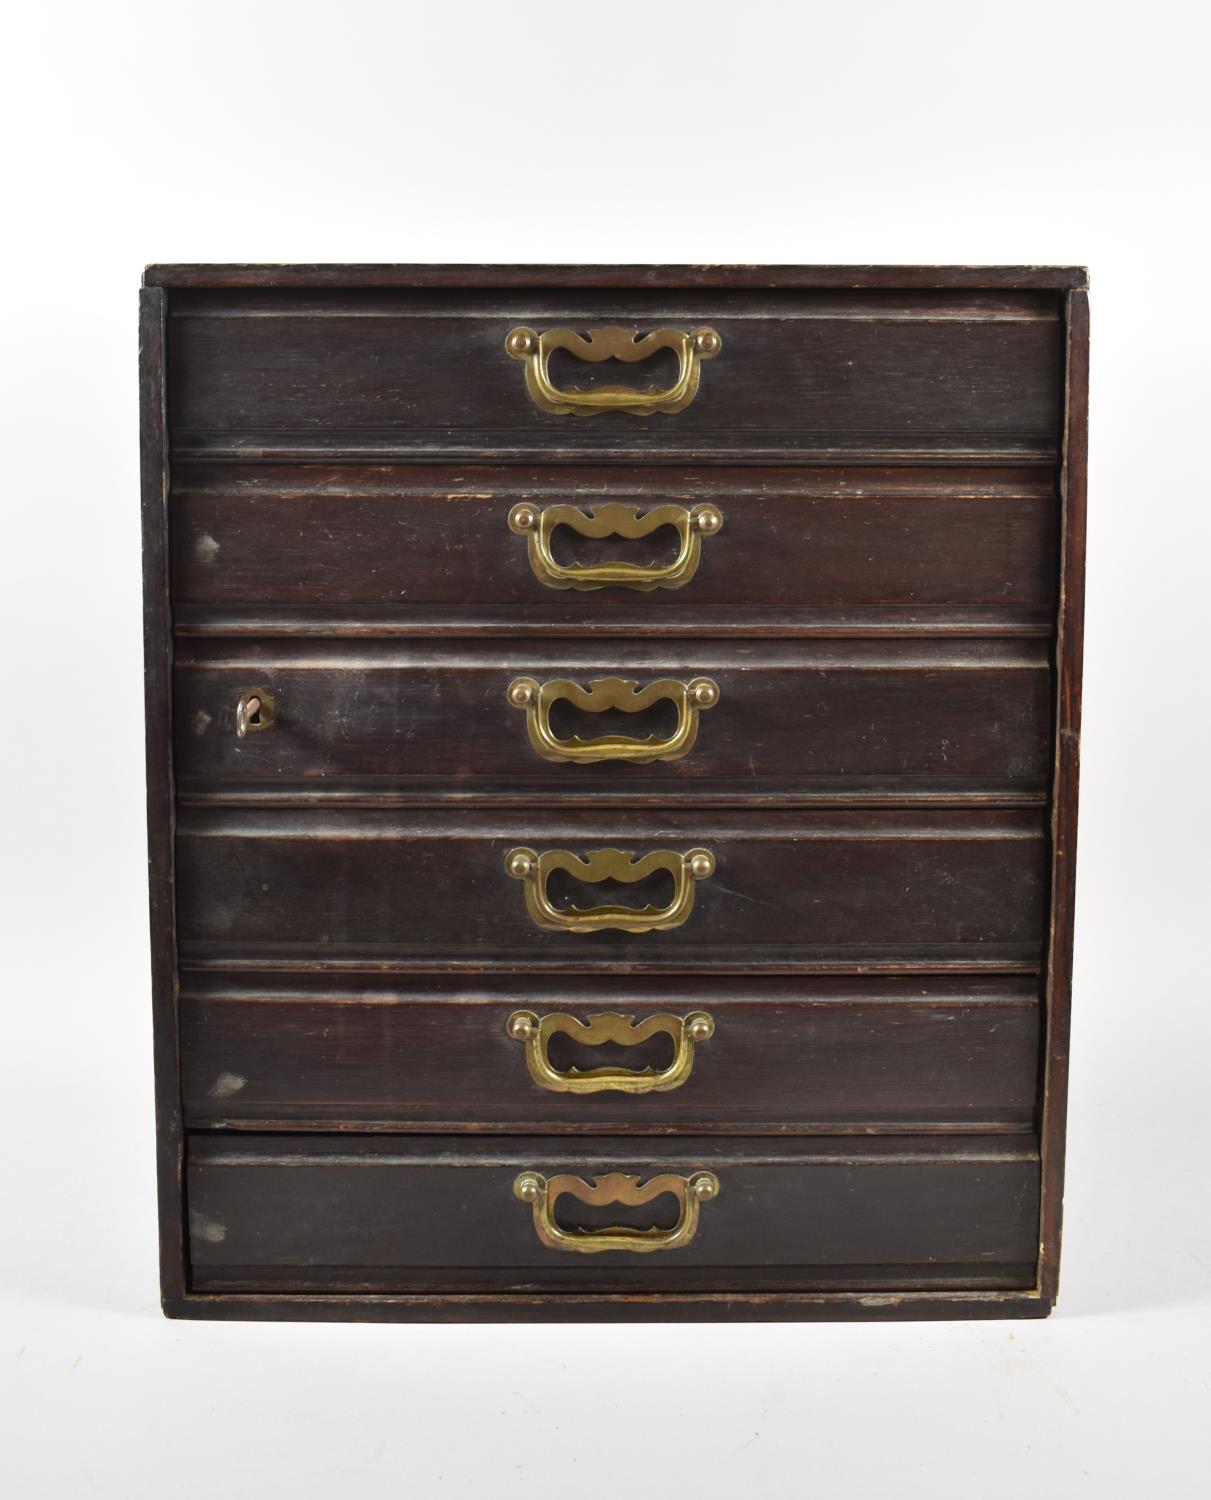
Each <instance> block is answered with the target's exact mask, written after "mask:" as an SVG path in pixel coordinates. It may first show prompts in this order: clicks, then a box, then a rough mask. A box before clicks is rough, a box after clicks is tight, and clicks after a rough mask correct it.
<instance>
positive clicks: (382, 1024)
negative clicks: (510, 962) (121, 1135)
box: [180, 971, 1039, 1136]
mask: <svg viewBox="0 0 1211 1500" xmlns="http://www.w3.org/2000/svg"><path fill="white" fill-rule="evenodd" d="M180 1003H181V1034H182V1056H183V1069H184V1071H183V1075H182V1080H181V1090H182V1095H183V1098H184V1104H185V1112H186V1116H187V1118H188V1120H189V1122H190V1123H191V1124H193V1125H207V1126H211V1127H218V1126H223V1127H235V1128H239V1129H249V1128H256V1127H259V1128H265V1127H266V1126H273V1125H281V1124H283V1123H288V1124H291V1125H293V1126H295V1127H296V1128H304V1127H319V1128H323V1127H324V1126H327V1125H332V1124H348V1123H357V1124H360V1125H364V1126H367V1125H373V1126H374V1127H375V1128H379V1129H383V1130H398V1129H411V1128H424V1129H428V1130H438V1129H440V1130H443V1131H457V1132H468V1131H474V1132H482V1131H488V1130H501V1129H506V1128H507V1129H511V1130H512V1131H513V1132H515V1133H516V1132H518V1131H522V1130H537V1131H539V1132H540V1133H542V1132H554V1131H569V1132H575V1133H583V1132H593V1131H600V1130H610V1131H618V1132H623V1131H625V1130H627V1129H628V1128H630V1127H631V1126H634V1125H644V1126H648V1127H650V1128H654V1129H655V1128H664V1129H667V1128H676V1129H678V1130H691V1131H695V1130H709V1131H711V1132H717V1133H719V1134H721V1135H725V1136H726V1135H743V1134H746V1133H750V1134H754V1133H755V1134H766V1135H769V1134H773V1135H777V1134H782V1133H786V1132H801V1133H805V1134H816V1135H819V1134H829V1133H834V1134H835V1133H838V1132H841V1131H846V1132H855V1133H868V1132H885V1133H893V1134H903V1133H911V1132H913V1131H918V1132H919V1131H923V1130H931V1131H932V1130H938V1131H947V1132H954V1131H968V1132H970V1131H981V1132H984V1133H988V1132H990V1131H1007V1132H1030V1131H1031V1130H1032V1127H1033V1123H1034V1111H1035V1094H1036V1091H1037V1087H1038V1035H1039V996H1038V981H1037V979H1036V978H1035V977H1033V976H1021V977H1016V978H1015V977H1008V976H1005V977H993V978H976V977H973V976H969V975H964V976H963V977H961V978H949V977H945V976H942V975H932V974H931V975H921V976H916V977H913V978H904V977H900V978H881V977H874V976H871V977H863V978H858V977H848V978H837V977H832V976H813V977H811V978H809V979H803V978H796V979H774V978H753V977H751V976H750V977H748V978H745V979H741V978H735V977H733V978H717V977H714V976H704V977H701V978H694V979H693V980H686V979H684V978H683V979H676V978H671V977H670V978H662V979H658V980H654V981H653V980H649V981H647V982H644V981H642V980H631V981H624V980H620V979H618V978H617V977H616V976H613V975H607V976H590V977H582V978H578V979H570V978H568V977H567V976H558V977H550V976H544V975H527V976H524V977H517V978H507V979H499V980H493V979H491V978H489V977H487V976H483V975H476V976H474V977H473V978H451V977H446V976H441V975H427V976H425V977H424V978H422V979H418V980H415V981H413V983H412V984H410V985H408V986H404V985H403V984H401V982H400V980H399V979H398V978H397V977H395V976H391V977H389V978H388V977H384V976H375V975H370V974H359V975H351V976H346V977H344V978H342V979H336V978H334V977H333V976H330V975H315V974H311V975H307V974H296V975H290V976H285V975H274V974H264V973H258V972H256V971H253V972H250V973H243V974H231V973H223V974H209V973H201V972H191V973H189V974H187V975H186V977H185V983H184V986H183V989H182V992H181V1002H180ZM519 1010H528V1011H531V1012H532V1013H534V1014H536V1015H540V1016H541V1015H551V1014H561V1013H562V1014H571V1015H573V1016H574V1017H576V1018H577V1019H578V1020H581V1021H584V1020H586V1019H587V1018H588V1017H590V1016H593V1015H595V1014H599V1013H601V1012H603V1011H622V1012H625V1013H626V1014H628V1015H630V1016H633V1017H634V1018H635V1019H636V1020H637V1021H642V1020H643V1019H644V1018H645V1017H647V1016H650V1015H654V1014H673V1015H676V1016H686V1015H691V1014H693V1013H695V1012H697V1011H701V1010H705V1011H706V1012H707V1013H708V1014H709V1015H710V1017H711V1019H712V1020H713V1021H714V1023H715V1034H714V1036H713V1037H712V1038H711V1039H710V1040H709V1041H708V1042H704V1043H702V1044H701V1045H699V1046H697V1047H696V1048H695V1051H694V1059H693V1067H692V1070H691V1072H690V1076H689V1077H688V1078H687V1079H686V1081H685V1082H684V1083H683V1084H682V1085H681V1086H680V1087H679V1088H677V1089H676V1090H674V1091H671V1092H668V1093H650V1094H630V1095H628V1094H622V1093H618V1092H613V1091H603V1092H600V1093H593V1094H576V1093H571V1092H567V1093H563V1092H559V1093H556V1092H550V1091H548V1090H545V1089H543V1088H540V1087H539V1085H538V1084H537V1083H536V1082H535V1081H534V1080H533V1079H532V1077H531V1076H530V1073H529V1071H528V1069H527V1066H526V1056H525V1051H524V1049H523V1047H522V1046H521V1045H520V1044H519V1042H518V1041H517V1040H515V1039H514V1038H513V1037H512V1036H510V1035H509V1033H508V1030H507V1022H508V1020H509V1017H510V1016H511V1015H513V1014H514V1013H515V1012H517V1011H519ZM672 1050H673V1044H672V1041H671V1040H670V1038H669V1037H667V1036H664V1035H661V1036H657V1037H654V1038H652V1039H651V1040H650V1041H647V1042H641V1043H639V1044H638V1045H636V1046H633V1047H629V1048H621V1047H617V1046H614V1045H606V1046H589V1045H586V1044H584V1043H582V1042H578V1041H575V1040H573V1039H571V1038H569V1037H567V1036H560V1037H558V1038H557V1039H556V1042H555V1043H553V1044H552V1046H551V1049H550V1055H551V1060H552V1062H553V1063H554V1064H555V1065H556V1066H557V1067H558V1068H559V1069H560V1070H561V1071H564V1072H566V1071H568V1070H569V1069H573V1068H578V1069H581V1070H589V1069H593V1068H601V1067H604V1066H612V1067H617V1068H625V1069H629V1070H631V1071H637V1070H642V1069H644V1068H648V1069H660V1068H664V1067H667V1066H668V1064H669V1062H670V1060H671V1056H672ZM468 1100H474V1101H475V1109H474V1121H473V1122H471V1121H468V1120H466V1118H465V1116H466V1113H467V1101H468Z"/></svg>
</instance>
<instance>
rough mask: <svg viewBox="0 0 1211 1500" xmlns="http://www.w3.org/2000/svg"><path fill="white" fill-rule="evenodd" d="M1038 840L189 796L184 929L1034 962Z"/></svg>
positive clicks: (882, 825)
mask: <svg viewBox="0 0 1211 1500" xmlns="http://www.w3.org/2000/svg"><path fill="white" fill-rule="evenodd" d="M1046 852H1047V850H1046V823H1045V813H1044V810H1043V809H1030V810H1018V811H988V810H973V811H963V812H957V811H955V812H947V811H932V812H929V813H928V814H923V813H915V812H910V811H904V810H896V811H880V812H871V811H864V812H856V811H853V812H850V811H845V812H836V813H823V812H796V811H790V810H787V811H780V812H778V813H763V812H759V811H753V812H743V811H736V812H732V813H726V814H724V813H718V812H715V813H708V812H706V811H699V812H671V811H666V810H663V809H662V810H659V811H655V810H653V811H651V812H625V811H619V812H616V813H613V814H606V813H601V812H597V811H593V812H583V813H580V814H577V813H575V812H568V813H564V814H561V815H559V816H554V815H551V814H544V815H537V814H534V815H530V816H522V815H519V814H516V813H510V814H507V815H506V814H502V815H498V816H497V815H491V816H490V815H488V814H487V813H485V812H482V811H480V812H471V811H463V810H452V809H441V808H434V809H432V810H430V811H418V812H417V813H415V814H410V813H405V812H401V811H396V810H390V809H383V810H377V811H367V810H349V811H333V810H329V809H323V810H318V809H302V810H299V809H289V808H288V809H274V810H256V811H245V810H239V809H229V808H211V807H192V808H183V809H182V810H181V813H180V815H179V818H178V823H177V863H176V876H177V879H176V892H177V931H178V936H179V942H180V951H181V954H182V957H183V958H184V959H185V960H186V961H206V960H210V961H217V962H221V963H239V962H241V961H244V960H247V959H253V958H259V959H262V960H265V961H266V962H274V963H283V962H284V963H294V964H301V965H304V966H306V965H315V964H321V965H324V966H331V965H333V964H336V965H339V964H341V963H347V964H352V965H353V966H355V967H356V966H357V965H358V964H360V963H365V962H374V963H384V962H392V963H399V964H402V965H408V964H412V965H419V966H422V967H431V966H435V965H436V966H437V967H442V966H446V965H449V964H460V963H461V964H465V965H470V966H472V967H479V966H499V965H508V966H516V967H521V968H523V969H525V970H527V971H530V970H533V969H534V968H535V967H536V966H537V967H542V966H543V965H544V964H548V965H553V966H556V967H559V968H561V969H564V970H566V969H569V968H570V969H573V970H578V969H581V968H592V967H594V966H595V965H601V964H617V963H620V962H623V963H647V964H655V965H659V964H668V965H673V966H676V967H692V968H702V967H707V968H710V967H713V966H716V965H718V964H720V963H728V962H732V963H736V962H739V963H742V964H744V965H746V966H747V965H750V964H756V965H758V966H761V965H767V966H774V967H778V966H783V965H790V966H795V965H799V964H803V963H813V962H814V963H825V964H837V963H842V964H844V963H849V964H860V965H865V964H868V963H882V964H890V965H897V964H904V963H909V964H917V965H918V966H921V965H924V964H928V963H938V962H940V963H943V964H952V965H958V966H962V967H964V968H968V967H971V966H973V965H976V966H979V965H988V964H995V965H1001V966H1003V965H1005V964H1009V965H1013V966H1025V967H1028V968H1034V967H1036V966H1037V965H1038V963H1039V960H1040V956H1041V944H1042V939H1043V913H1044V895H1045V891H1046ZM593 906H600V907H603V908H604V911H602V910H598V911H597V913H596V914H595V915H594V914H593V913H592V912H590V914H589V915H588V916H587V917H586V916H585V915H584V911H582V910H581V908H584V909H586V910H587V909H589V908H590V907H593ZM544 924H551V925H544ZM620 924H621V926H620ZM573 925H574V926H576V927H577V928H583V927H585V926H588V927H589V928H591V929H594V930H588V931H585V930H568V929H569V927H570V926H573ZM636 927H642V928H643V929H644V930H642V931H636V930H633V929H635V928H636Z"/></svg>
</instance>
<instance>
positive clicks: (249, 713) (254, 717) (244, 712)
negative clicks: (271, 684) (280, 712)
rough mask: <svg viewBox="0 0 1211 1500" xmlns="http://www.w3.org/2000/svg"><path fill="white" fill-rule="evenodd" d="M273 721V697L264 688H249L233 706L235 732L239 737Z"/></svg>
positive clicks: (260, 728)
mask: <svg viewBox="0 0 1211 1500" xmlns="http://www.w3.org/2000/svg"><path fill="white" fill-rule="evenodd" d="M272 723H273V698H272V697H271V695H270V694H269V693H267V692H266V691H265V690H264V688H249V689H248V691H247V692H246V693H241V694H240V701H239V702H238V703H237V704H236V706H235V732H236V735H237V737H238V738H239V739H243V738H244V736H245V735H246V734H256V733H257V732H258V731H259V730H262V729H268V728H269V727H270V725H271V724H272Z"/></svg>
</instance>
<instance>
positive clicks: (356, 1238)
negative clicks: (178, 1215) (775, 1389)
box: [188, 1133, 1039, 1293]
mask: <svg viewBox="0 0 1211 1500" xmlns="http://www.w3.org/2000/svg"><path fill="white" fill-rule="evenodd" d="M188 1202H189V1220H190V1261H191V1271H192V1290H193V1291H195V1292H206V1291H297V1292H321V1291H340V1292H358V1291H362V1292H393V1291H442V1290H448V1291H455V1290H457V1291H467V1290H472V1289H473V1290H481V1291H482V1290H487V1291H495V1292H503V1293H508V1292H532V1291H535V1290H538V1291H543V1290H549V1291H563V1292H569V1291H572V1292H575V1291H585V1292H596V1291H627V1290H631V1291H637V1292H638V1291H645V1292H646V1291H695V1290H700V1291H732V1290H734V1291H741V1290H752V1289H770V1290H775V1289H781V1290H793V1291H811V1290H828V1289H830V1288H838V1289H870V1290H883V1289H887V1290H905V1289H907V1290H911V1289H916V1288H935V1287H943V1288H956V1289H993V1288H1019V1287H1027V1286H1030V1285H1032V1284H1033V1282H1034V1276H1035V1256H1036V1252H1037V1245H1038V1228H1039V1226H1038V1216H1039V1161H1038V1154H1037V1152H1036V1151H1034V1150H1033V1149H1023V1148H1022V1147H1021V1146H1020V1145H1015V1146H1014V1147H1013V1148H1009V1147H1007V1145H1006V1142H1005V1139H1004V1138H1003V1137H1002V1138H996V1139H993V1138H987V1139H986V1138H982V1137H968V1138H964V1139H963V1140H962V1141H961V1142H958V1141H956V1140H954V1139H947V1138H944V1137H940V1138H932V1139H931V1138H906V1137H899V1138H893V1139H890V1140H889V1139H887V1138H884V1139H882V1140H877V1141H865V1140H858V1141H855V1140H852V1139H846V1140H836V1139H834V1140H828V1139H825V1140H814V1141H812V1142H811V1144H810V1145H809V1146H804V1145H803V1144H802V1143H791V1142H783V1141H774V1142H764V1141H762V1142H749V1143H744V1142H728V1143H727V1144H726V1145H725V1144H724V1143H722V1142H720V1141H719V1140H714V1141H712V1140H704V1139H679V1140H676V1141H668V1140H656V1139H653V1138H651V1137H639V1136H636V1137H634V1138H631V1139H627V1140H622V1139H618V1138H613V1139H608V1140H604V1141H594V1142H593V1143H592V1144H588V1143H585V1144H583V1145H578V1147H577V1149H576V1150H574V1151H571V1150H569V1148H568V1143H567V1142H566V1140H564V1141H559V1140H552V1139H549V1138H539V1139H522V1138H516V1137H514V1138H508V1139H499V1138H498V1139H496V1140H495V1141H494V1142H493V1144H492V1147H491V1149H484V1147H483V1146H482V1144H480V1143H478V1142H476V1141H468V1140H466V1139H465V1138H464V1139H461V1140H450V1139H446V1138H437V1137H416V1136H413V1137H408V1138H401V1137H391V1136H364V1135H363V1136H352V1135H350V1136H341V1137H337V1136H327V1135H314V1136H298V1135H278V1136H274V1135H255V1134H248V1135H244V1134H241V1135H234V1134H220V1133H214V1134H195V1135H193V1136H191V1137H190V1139H189V1147H188Z"/></svg>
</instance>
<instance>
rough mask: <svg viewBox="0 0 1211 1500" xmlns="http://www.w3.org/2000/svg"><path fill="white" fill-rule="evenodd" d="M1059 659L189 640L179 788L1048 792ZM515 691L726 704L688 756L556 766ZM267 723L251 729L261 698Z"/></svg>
mask: <svg viewBox="0 0 1211 1500" xmlns="http://www.w3.org/2000/svg"><path fill="white" fill-rule="evenodd" d="M1050 667H1051V663H1050V653H1049V651H1048V649H1047V645H1046V643H1045V642H1043V641H1034V640H1024V641H970V640H962V641H951V640H948V641H941V642H938V641H929V642H927V643H924V642H917V641H905V640H893V641H886V642H881V641H843V642H840V641H828V642H808V643H803V644H794V645H791V644H788V643H786V642H781V641H779V642H761V643H752V644H749V643H742V644H725V643H721V642H717V641H713V642H710V643H704V644H703V645H701V646H696V645H694V644H693V643H687V642H679V643H676V644H674V643H662V644H659V645H655V644H650V643H647V642H640V643H634V642H631V641H617V640H611V641H608V642H603V643H602V644H601V645H599V646H596V647H592V646H588V645H586V644H584V643H583V642H573V643H569V644H567V645H565V646H563V647H560V646H559V645H558V644H555V643H552V642H550V641H534V642H531V643H530V644H528V645H527V646H524V647H519V646H517V645H515V644H512V643H510V644H508V645H505V646H503V647H501V646H495V647H489V646H485V645H481V644H479V643H478V642H477V643H474V644H471V643H461V642H451V643H449V644H442V645H437V646H433V645H424V646H421V645H418V644H415V643H412V642H402V643H397V642H384V641H362V642H344V641H341V642H332V641H325V642H322V643H321V642H311V641H308V642H306V643H297V644H296V643H295V642H280V641H279V642H272V643H266V644H260V643H257V644H252V643H249V644H241V645H238V646H233V643H232V642H230V641H217V640H213V639H210V640H206V641H204V642H201V641H186V642H183V643H182V644H181V646H180V647H179V648H178V651H177V655H176V704H177V715H176V731H177V732H176V747H175V748H176V765H177V778H178V784H179V785H180V787H181V789H182V791H183V792H185V793H187V794H189V795H208V794H213V795H216V796H217V795H221V794H223V793H226V792H232V791H236V790H239V789H250V790H252V789H256V790H264V791H268V790H272V792H273V794H274V795H275V796H277V797H282V796H285V795H287V794H289V793H291V792H294V793H301V794H314V793H317V792H319V791H322V792H324V793H327V792H338V793H339V792H358V791H362V792H366V793H385V794H389V793H392V792H405V793H406V792H413V793H416V792H418V791H421V790H424V791H428V792H430V793H432V794H435V795H437V796H438V797H440V796H441V795H442V794H443V793H449V792H450V791H451V790H452V789H453V788H457V789H458V790H459V792H461V793H463V794H469V793H474V792H483V793H489V792H492V791H495V792H497V793H500V792H504V793H534V794H536V795H543V794H546V795H551V794H553V795H557V796H563V795H567V794H574V795H577V796H582V797H586V798H591V797H594V796H596V795H598V794H603V793H605V794H619V795H621V794H624V793H632V794H639V793H645V794H647V795H649V796H651V797H653V798H660V797H664V796H668V795H669V794H670V793H674V794H675V793H676V792H678V791H695V792H707V793H713V794H715V795H716V796H719V797H723V796H728V797H732V798H744V797H745V796H746V795H749V794H755V795H757V796H759V797H765V798H768V797H770V796H771V794H773V795H778V794H785V793H788V792H792V793H799V794H801V795H807V794H810V793H811V792H816V793H820V794H825V795H827V794H830V793H831V794H832V795H834V796H837V795H845V794H847V793H848V794H859V793H862V792H866V793H872V792H876V791H879V790H883V791H884V792H886V793H888V794H890V795H896V794H899V795H901V796H911V795H913V794H914V793H923V794H925V793H930V792H947V791H966V792H979V793H983V794H985V795H989V796H992V795H1002V796H1005V795H1008V796H1014V795H1017V796H1021V797H1023V798H1025V797H1030V796H1033V797H1034V798H1036V799H1037V800H1038V801H1040V802H1041V801H1042V800H1043V798H1044V796H1045V794H1046V784H1047V768H1048V767H1047V746H1048V739H1049V729H1050V717H1051V695H1052V682H1051V670H1050ZM518 677H529V678H531V679H533V680H536V681H539V682H545V681H550V680H561V681H570V682H574V683H576V684H578V685H580V686H582V687H584V688H585V689H587V688H588V687H589V685H590V684H591V683H593V682H594V681H596V680H599V679H602V678H610V677H619V678H622V677H625V678H626V680H629V681H633V682H635V683H636V685H637V687H638V688H640V689H642V688H643V687H646V686H647V685H648V684H650V683H653V682H659V681H671V682H673V683H680V684H681V685H683V686H687V685H689V684H692V683H694V682H696V681H697V680H698V679H700V678H703V677H706V678H708V679H709V680H710V681H711V682H712V683H714V684H715V686H716V687H717V688H718V693H719V698H718V702H717V703H715V704H714V706H713V707H712V708H710V709H709V711H702V712H701V713H699V714H698V716H697V717H698V725H699V727H698V732H697V738H696V740H695V742H694V744H693V746H692V747H691V749H690V750H689V751H688V752H686V753H685V754H684V755H683V756H682V758H681V759H679V760H676V761H670V762H656V763H650V764H646V765H645V764H624V763H621V762H619V761H617V760H613V761H611V760H604V761H598V762H596V763H594V764H587V765H586V764H575V763H572V762H570V761H567V760H565V761H562V762H552V761H549V760H547V759H545V758H544V757H543V755H541V754H540V753H539V752H538V751H537V750H536V749H535V748H534V746H533V744H532V742H531V739H530V735H529V733H528V732H527V716H526V714H525V712H519V711H518V710H517V709H516V708H514V707H513V706H512V705H511V704H510V702H509V700H508V697H507V691H508V688H509V685H510V684H511V683H512V682H513V681H514V680H515V679H516V678H518ZM253 689H258V690H261V691H263V692H264V693H265V694H266V695H268V697H269V698H270V700H271V701H272V703H273V715H274V717H273V723H272V726H271V727H270V728H269V729H267V730H266V731H264V732H262V733H245V734H244V735H243V736H241V735H240V734H239V732H238V728H239V726H238V724H237V712H236V710H237V705H238V703H239V701H240V698H241V696H242V695H243V694H244V693H246V692H249V691H250V690H253ZM677 720H678V713H677V706H676V704H675V702H673V701H672V700H670V699H667V698H666V699H664V700H662V701H661V702H659V703H657V704H654V705H653V706H652V707H651V708H648V709H645V710H642V711H641V712H639V713H637V714H624V713H621V712H619V711H618V710H608V711H606V712H605V713H590V712H584V711H581V710H578V709H576V708H575V707H574V706H573V705H572V704H571V703H569V702H568V701H566V700H564V701H561V702H559V703H557V704H556V705H555V707H554V708H553V709H552V711H551V712H550V713H545V712H544V715H543V724H544V725H545V726H546V727H548V728H550V729H551V730H552V732H553V733H555V734H557V735H558V736H559V737H560V738H563V739H570V738H571V737H573V736H575V737H579V738H582V739H587V740H592V739H595V738H598V737H600V736H602V735H606V734H614V735H619V736H623V737H626V738H628V739H631V740H639V741H643V740H650V739H654V740H656V741H661V740H664V741H668V740H669V739H670V738H671V737H672V736H673V734H674V733H675V731H676V728H677Z"/></svg>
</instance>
